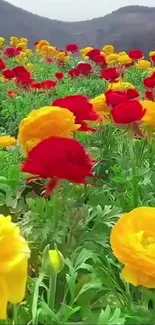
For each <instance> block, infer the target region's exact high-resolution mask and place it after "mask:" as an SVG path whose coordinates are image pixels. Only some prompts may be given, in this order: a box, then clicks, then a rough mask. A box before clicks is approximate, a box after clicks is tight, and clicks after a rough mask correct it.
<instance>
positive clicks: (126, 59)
mask: <svg viewBox="0 0 155 325" xmlns="http://www.w3.org/2000/svg"><path fill="white" fill-rule="evenodd" d="M118 62H119V63H120V64H121V65H123V64H130V63H132V59H131V58H130V57H129V55H128V54H124V55H120V56H119V57H118Z"/></svg>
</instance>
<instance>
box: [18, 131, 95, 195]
mask: <svg viewBox="0 0 155 325" xmlns="http://www.w3.org/2000/svg"><path fill="white" fill-rule="evenodd" d="M22 171H23V172H24V173H28V174H32V175H35V176H38V177H39V178H42V179H48V180H49V184H48V186H47V191H46V195H47V196H49V195H50V194H51V193H52V191H53V190H54V188H55V186H56V185H57V183H58V181H59V180H68V181H70V182H73V183H75V184H89V183H88V180H87V178H88V177H93V160H92V159H91V157H90V156H89V154H88V153H87V152H86V151H85V148H84V147H83V146H82V144H80V143H79V142H78V141H76V140H74V139H66V138H55V137H52V138H48V139H46V140H44V141H42V142H41V143H40V144H39V145H37V146H36V147H35V148H34V149H32V151H31V152H29V153H28V160H27V161H25V162H24V163H23V165H22Z"/></svg>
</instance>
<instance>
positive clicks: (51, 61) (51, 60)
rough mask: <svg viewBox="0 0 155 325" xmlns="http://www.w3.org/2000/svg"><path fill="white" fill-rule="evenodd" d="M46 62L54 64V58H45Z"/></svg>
mask: <svg viewBox="0 0 155 325" xmlns="http://www.w3.org/2000/svg"><path fill="white" fill-rule="evenodd" d="M45 62H47V63H49V64H51V63H53V59H52V58H45Z"/></svg>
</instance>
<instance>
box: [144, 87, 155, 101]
mask: <svg viewBox="0 0 155 325" xmlns="http://www.w3.org/2000/svg"><path fill="white" fill-rule="evenodd" d="M145 97H146V98H147V99H149V100H152V101H153V102H154V101H155V94H154V91H153V90H152V89H148V90H147V91H146V92H145Z"/></svg>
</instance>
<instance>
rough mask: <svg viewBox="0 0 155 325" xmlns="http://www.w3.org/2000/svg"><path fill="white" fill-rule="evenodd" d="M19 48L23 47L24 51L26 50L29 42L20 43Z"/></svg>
mask: <svg viewBox="0 0 155 325" xmlns="http://www.w3.org/2000/svg"><path fill="white" fill-rule="evenodd" d="M16 47H17V49H19V48H20V49H22V51H24V50H26V48H27V43H24V42H23V43H19V44H18V45H17V46H16Z"/></svg>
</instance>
